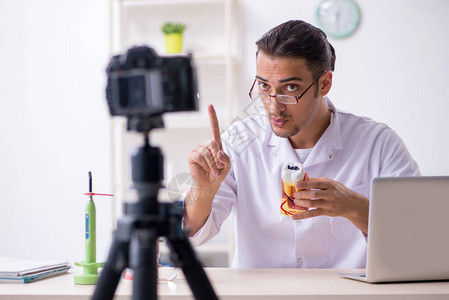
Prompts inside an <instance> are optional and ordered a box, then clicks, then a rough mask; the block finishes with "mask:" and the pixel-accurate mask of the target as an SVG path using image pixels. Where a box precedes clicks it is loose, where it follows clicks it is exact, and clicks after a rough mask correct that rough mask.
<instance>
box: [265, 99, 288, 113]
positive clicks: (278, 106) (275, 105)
mask: <svg viewBox="0 0 449 300" xmlns="http://www.w3.org/2000/svg"><path fill="white" fill-rule="evenodd" d="M270 100H271V101H270V104H269V105H270V112H271V113H276V112H279V111H284V110H285V109H286V105H285V104H282V103H280V102H279V101H278V99H277V98H276V97H275V96H270Z"/></svg>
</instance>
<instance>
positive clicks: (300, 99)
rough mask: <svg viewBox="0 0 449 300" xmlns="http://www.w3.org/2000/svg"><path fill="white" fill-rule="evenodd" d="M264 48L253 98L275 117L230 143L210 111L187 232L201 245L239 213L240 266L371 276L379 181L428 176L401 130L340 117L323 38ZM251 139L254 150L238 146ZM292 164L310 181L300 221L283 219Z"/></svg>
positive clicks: (286, 30)
mask: <svg viewBox="0 0 449 300" xmlns="http://www.w3.org/2000/svg"><path fill="white" fill-rule="evenodd" d="M256 44H257V46H258V51H257V60H256V64H257V74H256V78H255V81H254V84H253V86H252V88H251V90H250V97H251V98H252V99H253V100H254V101H261V102H262V103H263V106H264V109H265V113H266V117H265V118H257V117H252V118H248V119H246V120H244V121H242V122H241V123H239V124H234V125H233V126H232V128H231V129H229V130H227V131H226V132H225V133H224V134H223V140H221V138H220V133H219V127H218V120H217V117H216V115H215V111H214V109H213V107H209V115H210V119H211V127H212V132H213V140H212V141H209V142H206V143H204V144H203V145H200V146H198V147H196V148H195V149H194V150H192V151H191V153H190V154H189V166H190V171H191V175H192V178H193V180H194V186H195V188H194V189H193V188H192V189H191V190H190V192H189V193H188V195H187V196H186V199H185V205H186V215H185V219H184V224H185V227H186V228H187V229H189V230H190V232H191V234H192V241H193V243H194V244H202V243H205V242H206V241H208V240H210V239H211V238H212V237H213V236H215V235H216V234H217V233H218V231H219V229H220V226H221V224H222V223H223V221H224V220H225V219H226V218H227V217H228V215H229V214H230V213H231V212H232V217H233V224H234V230H235V255H234V261H233V267H242V268H244V267H246V268H252V267H292V268H295V267H296V268H363V267H365V256H366V236H365V235H366V234H367V230H368V204H369V200H368V198H367V197H368V196H369V191H370V183H371V179H372V178H374V177H378V176H415V175H419V168H418V166H417V164H416V162H415V161H414V160H413V159H412V158H411V156H410V154H409V152H408V151H407V149H406V147H405V146H404V144H403V142H402V140H401V139H400V138H399V137H398V136H397V134H396V133H395V132H394V131H393V130H392V129H390V128H389V127H388V126H386V125H384V124H380V123H376V122H374V121H372V120H370V119H367V118H363V117H358V116H355V115H352V114H349V113H345V112H342V111H339V110H337V109H336V108H335V106H334V105H333V104H332V102H330V100H329V99H328V98H327V97H326V95H327V94H328V92H329V90H330V89H331V87H332V71H333V70H334V65H335V52H334V49H333V47H332V46H331V45H330V43H329V42H328V41H327V37H326V35H325V34H324V32H322V31H321V30H320V29H318V28H316V27H314V26H312V25H310V24H308V23H305V22H303V21H289V22H286V23H284V24H281V25H279V26H277V27H275V28H273V29H272V30H270V31H269V32H268V33H266V34H265V35H264V36H263V37H262V38H261V39H260V40H259V41H257V42H256ZM236 135H238V136H239V137H238V138H237V139H236ZM242 139H243V140H245V139H246V140H247V141H251V143H249V145H248V146H247V147H246V148H244V149H238V147H233V141H236V140H242ZM236 149H238V150H236ZM286 162H300V163H302V164H303V165H304V168H305V171H306V172H307V173H308V176H309V178H308V179H307V180H306V181H303V182H298V183H297V185H296V187H297V188H298V189H300V191H298V192H296V193H295V194H294V202H295V204H296V205H300V206H303V207H307V208H309V210H308V211H306V212H302V213H297V214H295V215H293V216H292V217H287V216H284V215H281V214H280V212H279V206H280V203H281V200H280V199H281V196H282V191H281V169H282V166H283V165H284V163H286Z"/></svg>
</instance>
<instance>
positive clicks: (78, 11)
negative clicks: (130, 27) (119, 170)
mask: <svg viewBox="0 0 449 300" xmlns="http://www.w3.org/2000/svg"><path fill="white" fill-rule="evenodd" d="M107 18H108V10H107V0H102V1H89V0H83V1H79V0H73V1H54V0H53V1H51V0H32V1H17V0H2V1H0V57H1V71H0V82H1V84H0V85H1V88H0V101H1V104H2V105H1V106H2V116H1V119H0V122H1V125H0V186H1V189H0V203H1V205H0V245H1V246H0V255H2V256H18V257H24V258H34V259H69V260H70V261H74V260H82V259H84V246H83V242H84V239H83V238H84V236H83V232H84V206H85V204H86V200H87V197H86V196H84V195H83V193H85V192H87V191H88V175H87V172H88V171H92V172H93V177H94V183H93V185H94V190H95V191H96V192H108V191H109V189H110V182H109V180H110V177H109V171H110V169H109V127H108V114H107V111H106V105H105V100H104V81H105V75H104V74H105V73H104V69H105V64H106V63H107V59H108V19H107ZM110 201H111V200H110V199H109V198H97V199H96V203H97V214H98V218H97V222H98V223H100V224H99V225H98V227H99V228H98V232H97V234H98V235H99V240H100V241H101V240H102V241H103V243H100V246H99V249H98V253H99V256H101V254H102V253H105V252H106V249H105V248H106V243H107V244H109V240H110V236H111V234H110V232H111V227H112V225H111V224H112V222H111V218H110V215H111V207H110ZM105 242H106V243H105Z"/></svg>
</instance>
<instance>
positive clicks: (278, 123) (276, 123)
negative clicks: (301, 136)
mask: <svg viewBox="0 0 449 300" xmlns="http://www.w3.org/2000/svg"><path fill="white" fill-rule="evenodd" d="M287 121H288V119H284V118H278V117H275V116H271V123H272V124H273V126H276V127H282V126H284V124H285V123H287Z"/></svg>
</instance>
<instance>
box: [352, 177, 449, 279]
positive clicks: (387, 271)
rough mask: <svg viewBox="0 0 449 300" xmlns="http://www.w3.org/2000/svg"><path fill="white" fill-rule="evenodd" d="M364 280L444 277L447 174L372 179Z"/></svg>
mask: <svg viewBox="0 0 449 300" xmlns="http://www.w3.org/2000/svg"><path fill="white" fill-rule="evenodd" d="M368 222H369V225H368V249H367V262H366V272H365V273H364V274H360V273H359V274H343V276H344V277H346V278H350V279H356V280H362V281H366V282H372V283H377V282H406V281H426V280H449V176H440V177H402V178H400V177H395V178H375V179H374V180H373V182H372V186H371V197H370V211H369V221H368Z"/></svg>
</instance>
